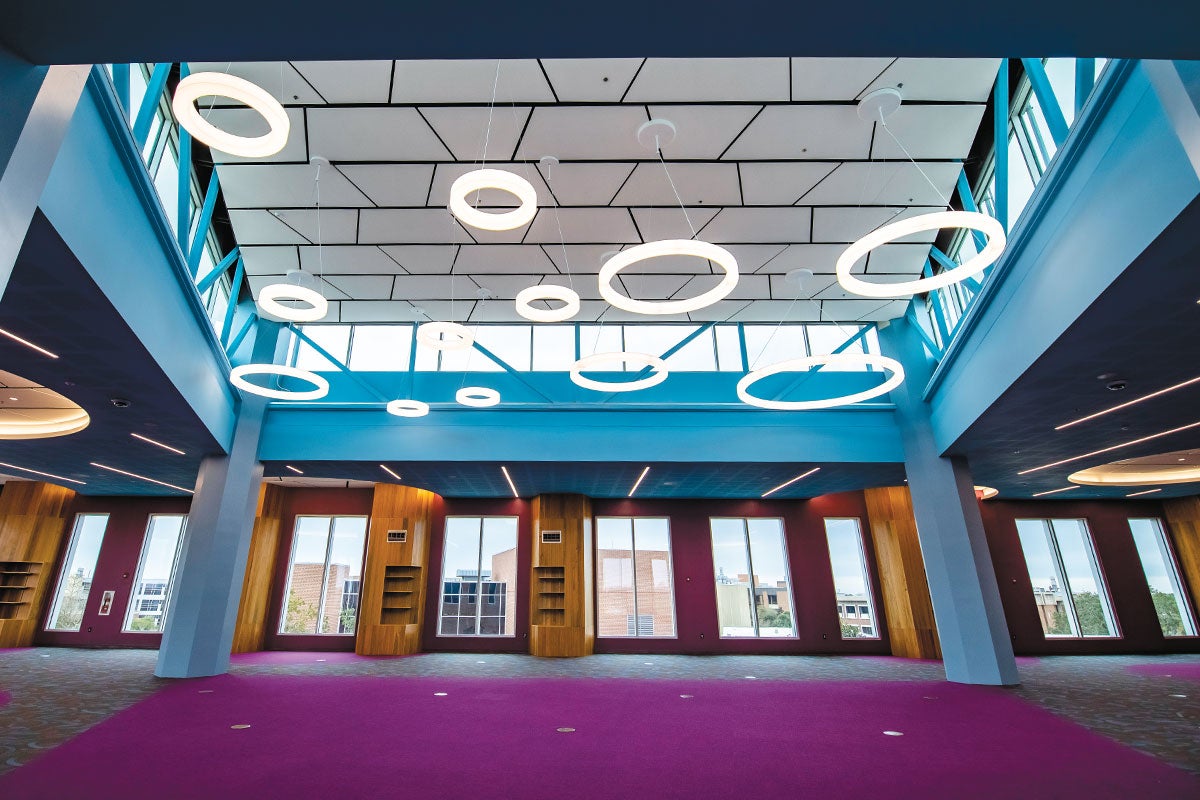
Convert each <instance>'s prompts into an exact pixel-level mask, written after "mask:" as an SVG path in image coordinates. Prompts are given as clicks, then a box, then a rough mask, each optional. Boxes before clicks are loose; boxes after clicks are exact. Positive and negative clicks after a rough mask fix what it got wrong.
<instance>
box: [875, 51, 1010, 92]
mask: <svg viewBox="0 0 1200 800" xmlns="http://www.w3.org/2000/svg"><path fill="white" fill-rule="evenodd" d="M999 69H1000V59H998V58H898V59H896V62H895V63H894V64H892V65H891V66H889V67H888V68H887V69H886V70H885V71H884V72H883V74H881V75H880V76H879V77H878V78H877V79H876V80H874V81H873V82H872V83H871V84H870V85H869V86H868V87H867V88H866V89H865V90H864V91H863V94H867V93H869V92H873V91H875V90H876V89H881V88H883V87H885V86H890V87H897V86H898V87H900V93H901V94H902V95H903V96H904V99H905V100H906V101H912V100H957V101H959V102H964V101H966V102H972V101H973V102H976V103H982V102H985V101H986V100H987V99H988V97H989V96H990V94H991V91H992V85H993V84H995V82H996V73H997V71H999Z"/></svg>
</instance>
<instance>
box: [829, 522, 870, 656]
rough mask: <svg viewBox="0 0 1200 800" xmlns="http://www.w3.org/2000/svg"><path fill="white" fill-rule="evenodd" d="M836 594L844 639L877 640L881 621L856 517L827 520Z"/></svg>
mask: <svg viewBox="0 0 1200 800" xmlns="http://www.w3.org/2000/svg"><path fill="white" fill-rule="evenodd" d="M825 538H826V540H827V541H828V542H829V564H830V567H831V568H832V570H833V592H834V595H835V597H836V598H837V611H838V620H839V622H840V623H841V630H842V638H843V639H860V638H878V637H879V620H878V619H876V616H875V603H874V601H873V600H872V598H871V581H870V578H869V573H868V571H867V555H866V550H865V549H864V548H863V539H862V529H861V528H860V527H859V523H858V520H857V519H854V518H853V517H846V518H831V519H826V520H825Z"/></svg>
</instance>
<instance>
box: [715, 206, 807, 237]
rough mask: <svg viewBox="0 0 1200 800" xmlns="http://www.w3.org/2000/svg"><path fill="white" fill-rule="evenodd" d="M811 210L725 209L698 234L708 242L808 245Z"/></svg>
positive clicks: (801, 208) (798, 208) (797, 208)
mask: <svg viewBox="0 0 1200 800" xmlns="http://www.w3.org/2000/svg"><path fill="white" fill-rule="evenodd" d="M811 227H812V216H811V213H810V210H809V209H807V208H803V207H796V208H766V207H761V208H725V209H722V210H721V213H720V214H718V215H717V216H716V217H715V218H714V219H713V221H712V222H710V223H709V224H708V225H706V226H704V229H703V230H701V231H700V238H702V239H704V240H706V241H710V242H716V243H718V244H719V243H721V242H745V243H751V244H753V243H759V242H785V243H792V242H807V241H808V240H809V235H810V233H811Z"/></svg>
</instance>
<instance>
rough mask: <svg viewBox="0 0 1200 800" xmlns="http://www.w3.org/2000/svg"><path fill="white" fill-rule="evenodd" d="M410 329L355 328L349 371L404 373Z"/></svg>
mask: <svg viewBox="0 0 1200 800" xmlns="http://www.w3.org/2000/svg"><path fill="white" fill-rule="evenodd" d="M412 337H413V329H412V327H410V326H408V325H355V326H354V344H353V346H352V348H351V350H350V365H349V366H350V369H354V370H359V371H360V372H402V371H404V370H406V369H408V355H409V352H411V350H412Z"/></svg>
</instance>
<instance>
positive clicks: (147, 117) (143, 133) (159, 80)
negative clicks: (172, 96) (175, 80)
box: [133, 62, 171, 149]
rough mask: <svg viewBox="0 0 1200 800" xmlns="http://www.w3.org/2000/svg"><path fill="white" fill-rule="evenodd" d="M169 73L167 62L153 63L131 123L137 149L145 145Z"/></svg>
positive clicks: (169, 67) (169, 66)
mask: <svg viewBox="0 0 1200 800" xmlns="http://www.w3.org/2000/svg"><path fill="white" fill-rule="evenodd" d="M170 74H171V65H170V64H169V63H165V62H164V63H162V64H155V65H154V72H153V73H152V74H151V75H150V82H149V83H148V84H146V94H145V95H144V96H143V97H142V105H141V107H140V108H139V109H138V113H137V119H136V120H134V123H133V140H134V141H135V142H137V145H138V149H141V148H143V147H145V146H146V139H147V138H148V137H149V136H150V123H152V122H153V121H154V114H155V113H156V112H157V111H158V103H159V101H160V100H162V95H163V89H165V88H167V76H168V75H170Z"/></svg>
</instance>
